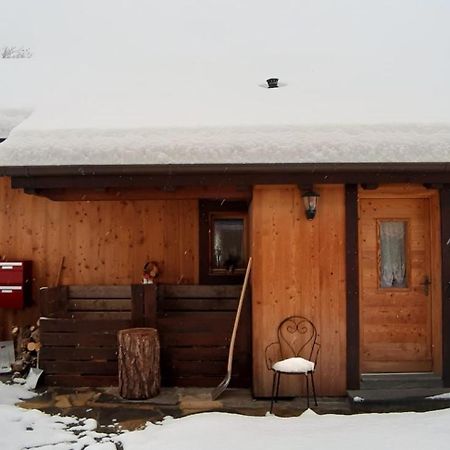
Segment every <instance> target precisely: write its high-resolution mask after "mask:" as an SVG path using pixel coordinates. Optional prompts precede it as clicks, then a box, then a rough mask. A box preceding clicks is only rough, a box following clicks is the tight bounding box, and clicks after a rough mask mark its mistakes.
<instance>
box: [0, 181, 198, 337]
mask: <svg viewBox="0 0 450 450" xmlns="http://www.w3.org/2000/svg"><path fill="white" fill-rule="evenodd" d="M197 203H198V202H197V201H196V200H195V199H189V200H182V199H177V200H135V201H124V200H119V201H98V202H87V201H86V202H83V201H77V202H57V201H51V200H48V199H45V198H41V197H37V196H30V195H26V194H24V193H23V192H22V191H20V190H12V189H11V188H10V186H9V179H7V178H2V179H1V180H0V229H1V230H2V234H1V237H0V248H1V256H5V257H6V259H11V260H13V259H17V260H20V259H29V260H32V261H33V277H34V279H35V280H34V283H33V295H34V299H37V294H38V290H39V288H40V287H42V286H52V285H53V284H54V282H55V279H56V274H57V271H58V267H59V264H60V261H61V257H62V256H65V263H64V269H63V272H62V277H61V283H62V284H70V285H79V284H117V285H120V284H122V285H128V286H129V285H130V284H131V283H139V282H140V281H141V275H142V268H143V266H144V263H145V262H146V261H148V260H149V259H154V260H156V261H158V263H159V264H160V265H161V267H162V269H163V271H162V274H161V276H160V281H161V282H166V283H176V282H177V281H179V280H180V279H182V282H183V283H197V282H198V252H197V245H196V243H197V241H198V229H197V227H198V224H197V221H198V204H197ZM164 230H167V231H164ZM169 230H170V231H169ZM173 235H176V239H175V240H172V237H173ZM166 246H167V248H168V251H166V250H167V249H166ZM185 252H187V253H186V254H185ZM180 255H184V256H183V257H182V263H181V262H180V258H181V256H180ZM38 316H39V312H38V308H37V305H36V303H34V305H33V306H31V307H28V308H25V309H24V310H21V311H15V310H11V309H0V339H7V338H9V337H10V330H11V328H12V326H13V325H25V324H30V323H33V321H35V320H36V319H37V317H38Z"/></svg>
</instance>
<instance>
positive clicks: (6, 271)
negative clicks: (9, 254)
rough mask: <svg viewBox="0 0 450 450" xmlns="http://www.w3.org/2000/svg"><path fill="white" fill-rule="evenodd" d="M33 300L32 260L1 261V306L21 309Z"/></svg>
mask: <svg viewBox="0 0 450 450" xmlns="http://www.w3.org/2000/svg"><path fill="white" fill-rule="evenodd" d="M30 301H31V261H3V262H0V308H16V309H20V308H23V307H24V306H25V304H28V303H29V302H30Z"/></svg>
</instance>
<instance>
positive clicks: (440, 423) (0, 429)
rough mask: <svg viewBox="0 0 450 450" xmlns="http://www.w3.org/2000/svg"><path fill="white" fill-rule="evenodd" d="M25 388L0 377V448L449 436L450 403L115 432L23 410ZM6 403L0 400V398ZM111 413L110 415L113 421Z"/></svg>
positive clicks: (406, 440) (412, 440) (179, 422)
mask: <svg viewBox="0 0 450 450" xmlns="http://www.w3.org/2000/svg"><path fill="white" fill-rule="evenodd" d="M27 393H28V394H30V395H32V394H33V393H31V392H29V391H27V390H26V389H24V388H23V387H22V386H16V385H6V384H3V383H0V449H1V450H22V449H34V450H50V449H51V450H116V449H123V450H148V449H158V450H178V449H183V450H190V449H192V450H194V449H195V450H211V449H214V450H222V449H223V450H225V449H226V450H229V449H234V450H239V449H245V450H253V449H255V450H256V449H258V450H260V449H261V448H265V449H283V450H289V449H296V450H297V449H299V448H314V449H315V450H325V449H326V450H329V449H341V448H345V449H346V450H359V449H360V448H361V446H362V445H363V446H364V449H365V450H383V449H386V450H391V449H397V448H407V449H408V450H416V449H417V450H419V449H420V450H428V449H433V450H441V449H442V450H443V449H447V448H448V442H449V439H450V429H449V426H448V424H449V423H450V409H445V410H440V411H431V412H426V413H413V412H409V413H389V414H358V415H351V416H347V415H334V414H327V415H318V414H316V413H314V412H313V411H311V410H308V411H306V412H304V413H303V414H302V415H301V416H299V417H290V418H281V417H276V416H274V415H267V416H265V417H253V416H242V415H238V414H228V413H216V412H214V413H203V414H194V415H191V416H187V417H184V418H181V419H173V418H171V417H167V418H165V419H164V420H163V421H162V422H159V423H156V424H152V423H148V424H147V426H146V427H145V429H143V430H139V431H132V432H125V433H123V434H102V433H98V432H96V431H95V429H96V427H97V423H96V421H95V420H94V419H78V418H75V417H63V416H59V415H53V416H51V415H48V414H44V413H43V412H41V411H37V410H26V409H23V408H19V407H17V406H14V405H13V403H14V402H16V401H19V398H24V395H27ZM2 402H3V403H7V404H1V403H2ZM114 421H115V420H114V419H113V422H114Z"/></svg>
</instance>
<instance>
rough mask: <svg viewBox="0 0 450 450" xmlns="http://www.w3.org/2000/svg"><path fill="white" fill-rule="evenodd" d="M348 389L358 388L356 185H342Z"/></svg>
mask: <svg viewBox="0 0 450 450" xmlns="http://www.w3.org/2000/svg"><path fill="white" fill-rule="evenodd" d="M345 240H346V254H345V262H346V267H345V274H346V295H347V389H359V384H360V368H359V267H358V187H357V185H355V184H349V185H346V186H345Z"/></svg>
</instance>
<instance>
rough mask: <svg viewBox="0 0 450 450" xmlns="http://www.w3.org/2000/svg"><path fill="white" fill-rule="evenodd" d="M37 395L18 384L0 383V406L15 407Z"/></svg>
mask: <svg viewBox="0 0 450 450" xmlns="http://www.w3.org/2000/svg"><path fill="white" fill-rule="evenodd" d="M35 395H36V393H35V392H33V391H30V390H28V389H27V388H25V387H24V386H20V385H18V384H12V385H11V384H5V383H2V382H1V381H0V405H15V404H16V403H18V402H20V400H26V399H28V398H32V397H34V396H35Z"/></svg>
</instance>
